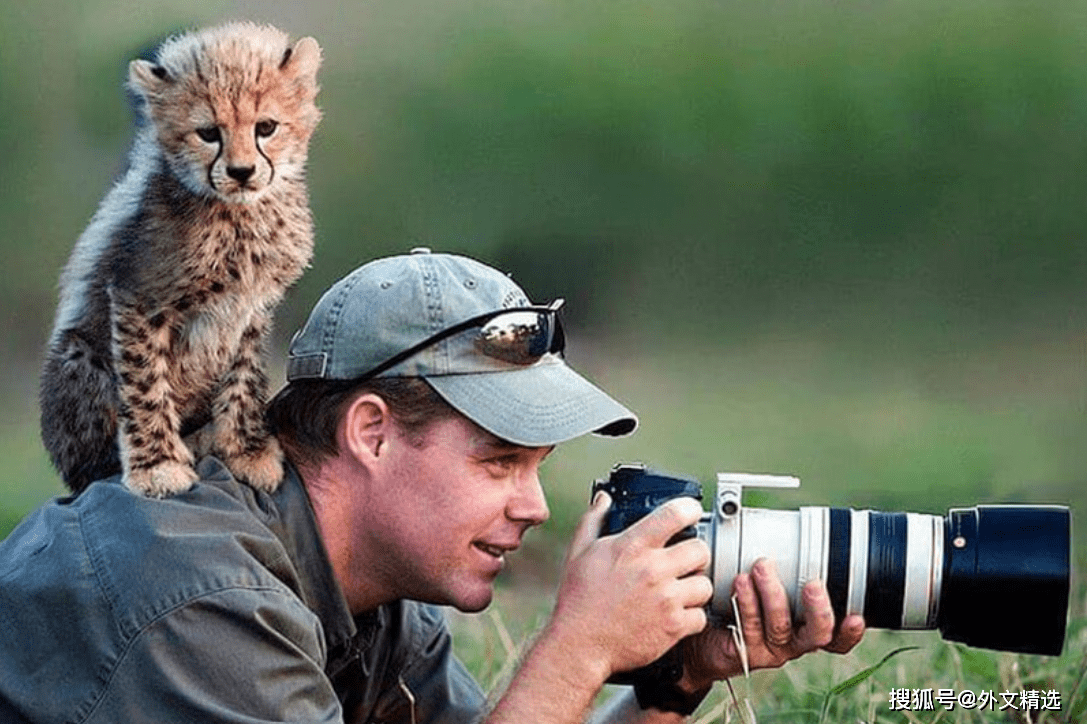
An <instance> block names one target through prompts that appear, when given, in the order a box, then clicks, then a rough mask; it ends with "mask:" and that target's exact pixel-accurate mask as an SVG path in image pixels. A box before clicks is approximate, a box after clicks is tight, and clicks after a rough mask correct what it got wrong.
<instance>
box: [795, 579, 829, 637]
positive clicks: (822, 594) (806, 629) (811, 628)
mask: <svg viewBox="0 0 1087 724" xmlns="http://www.w3.org/2000/svg"><path fill="white" fill-rule="evenodd" d="M800 603H801V606H803V609H804V625H803V626H801V627H800V630H799V631H797V632H796V640H795V641H794V644H793V645H794V647H795V649H796V653H798V654H799V653H802V652H806V651H813V650H815V649H818V648H822V647H823V646H826V645H827V644H829V643H830V639H831V637H832V636H833V635H834V609H833V608H832V607H831V605H830V596H829V595H828V594H827V589H826V588H825V587H824V586H823V584H822V583H820V582H819V581H808V582H807V583H806V584H805V585H804V588H803V589H802V590H801V591H800Z"/></svg>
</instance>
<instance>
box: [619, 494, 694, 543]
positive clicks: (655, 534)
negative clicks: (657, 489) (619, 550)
mask: <svg viewBox="0 0 1087 724" xmlns="http://www.w3.org/2000/svg"><path fill="white" fill-rule="evenodd" d="M701 517H702V504H701V503H699V502H698V501H697V500H695V499H694V498H688V497H683V498H673V499H672V500H669V501H668V502H667V503H665V504H664V505H660V506H658V507H657V508H656V509H655V510H654V511H653V512H652V513H650V514H649V515H647V516H645V517H644V518H642V519H641V520H639V521H638V522H637V523H635V524H634V525H632V526H630V527H629V528H627V530H626V531H625V534H626V535H629V536H634V537H637V538H640V539H641V540H643V541H644V542H645V543H646V545H647V546H648V547H650V548H660V547H662V546H663V545H664V544H665V543H667V542H668V541H669V540H671V539H672V536H674V535H675V534H676V533H678V532H680V531H681V530H683V529H684V528H686V527H687V526H690V525H694V524H695V523H697V522H698V519H699V518H701Z"/></svg>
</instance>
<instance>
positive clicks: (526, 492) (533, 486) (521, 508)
mask: <svg viewBox="0 0 1087 724" xmlns="http://www.w3.org/2000/svg"><path fill="white" fill-rule="evenodd" d="M506 516H507V517H508V518H509V519H510V520H517V521H524V522H527V523H530V524H531V525H539V524H541V523H543V522H544V521H545V520H547V519H548V518H550V517H551V511H550V510H549V509H548V507H547V498H546V496H544V491H543V486H542V485H540V476H539V474H538V473H537V472H536V471H535V470H533V471H532V472H529V473H525V474H524V475H522V476H520V479H519V480H518V485H517V490H516V492H515V494H514V495H513V497H512V498H510V500H509V503H507V505H506Z"/></svg>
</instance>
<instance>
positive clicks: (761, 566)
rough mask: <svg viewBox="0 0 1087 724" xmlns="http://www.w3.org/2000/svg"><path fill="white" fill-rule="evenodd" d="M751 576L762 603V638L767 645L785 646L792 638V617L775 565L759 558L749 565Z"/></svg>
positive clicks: (779, 647) (778, 647)
mask: <svg viewBox="0 0 1087 724" xmlns="http://www.w3.org/2000/svg"><path fill="white" fill-rule="evenodd" d="M751 577H752V579H753V581H754V584H755V588H756V589H757V590H758V595H759V601H760V602H761V603H762V628H763V638H764V639H765V641H766V644H767V645H768V646H773V647H774V648H777V649H784V648H787V647H788V646H789V645H790V644H791V643H792V640H793V619H792V615H790V613H789V598H788V596H787V595H786V594H785V587H784V586H783V585H781V579H779V578H778V571H777V565H776V564H775V563H774V562H773V561H772V560H769V559H766V558H760V559H759V560H757V561H755V563H754V565H752V566H751Z"/></svg>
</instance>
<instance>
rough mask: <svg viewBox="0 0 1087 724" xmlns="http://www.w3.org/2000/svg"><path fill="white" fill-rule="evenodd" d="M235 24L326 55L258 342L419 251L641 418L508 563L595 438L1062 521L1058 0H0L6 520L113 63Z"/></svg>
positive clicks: (1071, 376) (96, 168) (1068, 83)
mask: <svg viewBox="0 0 1087 724" xmlns="http://www.w3.org/2000/svg"><path fill="white" fill-rule="evenodd" d="M242 17H245V18H252V19H256V20H265V21H269V22H273V23H274V24H277V25H279V26H280V27H283V28H284V29H286V30H288V31H289V32H290V33H291V34H292V35H293V36H295V37H298V36H301V35H314V36H316V37H317V38H318V40H319V41H320V43H321V45H322V46H323V48H324V53H325V63H324V66H323V69H322V73H321V80H322V92H321V96H320V103H321V106H322V107H323V109H324V112H325V119H324V121H323V122H322V125H321V127H320V128H319V130H318V132H317V135H316V136H315V139H314V141H313V145H312V149H311V154H310V186H311V193H312V201H313V208H314V211H315V214H316V218H317V222H318V242H317V251H316V258H315V261H314V264H313V267H312V269H311V270H310V271H309V273H308V274H307V276H306V277H305V278H304V279H303V281H302V282H301V283H300V284H299V285H298V286H297V287H296V288H295V289H294V290H293V291H292V292H291V293H290V295H289V298H288V299H287V301H286V303H285V304H284V306H283V307H282V308H281V311H280V313H279V317H278V322H277V338H276V342H275V345H274V346H273V351H274V354H275V356H276V358H277V359H278V358H279V357H281V356H282V354H283V351H284V349H285V346H286V344H285V343H286V339H287V338H288V336H289V334H290V332H291V331H293V329H294V328H295V327H296V326H297V325H298V324H300V323H301V321H302V319H303V318H304V315H305V313H306V310H307V309H308V307H309V305H310V304H311V303H312V302H313V301H314V300H315V299H316V297H317V296H318V294H319V293H320V291H321V290H322V289H324V288H325V287H326V286H327V285H328V284H330V283H331V282H332V281H333V280H334V279H336V278H338V277H339V276H340V275H342V274H343V273H346V272H347V271H348V270H349V269H351V268H353V267H354V266H356V265H357V264H359V263H361V262H364V261H366V260H368V259H371V258H373V257H375V256H378V255H383V254H388V253H394V252H401V251H405V250H407V249H408V248H410V247H411V246H414V245H427V246H431V247H433V248H434V249H436V250H443V251H455V252H461V253H466V254H469V255H472V256H476V257H478V258H481V259H483V260H485V261H488V262H490V263H492V264H495V265H498V266H500V267H502V268H504V269H508V270H509V271H511V272H513V274H514V276H515V278H517V279H518V280H519V281H520V282H521V283H522V285H523V286H525V287H526V288H527V289H528V290H529V293H530V295H531V296H533V297H534V298H536V299H538V300H549V299H550V298H553V297H555V296H564V297H566V298H567V300H568V308H567V309H568V314H567V323H568V326H569V329H570V334H571V337H572V345H571V349H570V352H569V357H570V358H571V359H572V360H573V362H574V364H575V365H578V366H580V367H581V368H582V369H584V370H586V371H587V372H588V373H589V375H590V376H591V377H593V378H594V379H595V380H596V381H598V382H599V383H600V384H602V385H603V386H604V387H606V388H607V389H608V390H610V391H612V392H613V393H614V394H615V395H616V396H617V397H619V398H621V399H623V400H624V401H626V402H627V403H629V404H630V405H631V406H632V407H633V408H635V409H636V410H637V411H638V412H639V413H640V415H641V417H642V430H641V432H640V433H639V434H638V435H636V436H634V437H633V438H631V439H629V440H625V441H622V442H618V443H611V442H604V441H600V440H594V439H587V440H580V441H577V442H575V443H573V444H571V445H569V446H568V447H567V449H565V450H563V451H560V453H559V454H558V455H556V456H553V459H552V460H551V461H550V462H549V463H548V468H547V474H548V481H549V482H548V485H549V487H550V489H551V495H552V507H553V512H554V518H555V521H554V525H552V526H551V527H550V530H551V532H550V533H548V532H543V533H540V534H537V535H536V536H535V538H534V539H533V540H535V541H536V543H534V544H533V545H530V546H529V547H528V550H527V551H526V554H525V555H524V556H523V557H522V559H521V562H519V563H515V564H514V565H513V571H512V574H513V575H512V578H511V580H517V578H518V576H522V578H523V577H524V576H526V575H528V574H531V573H534V572H535V573H539V571H540V570H542V571H543V573H541V574H540V575H542V576H543V577H544V578H545V579H546V578H547V577H548V576H549V575H551V573H550V572H551V571H553V566H554V564H555V561H556V559H557V557H558V556H559V555H560V554H561V548H562V546H561V541H562V540H563V539H564V538H565V536H566V535H568V533H569V531H570V529H571V527H572V525H573V521H574V520H575V518H576V516H577V515H578V513H579V512H580V511H581V510H582V509H583V508H584V504H585V499H586V497H587V489H588V483H589V481H590V480H591V479H592V478H593V477H597V476H601V475H603V474H605V473H606V472H607V470H608V468H609V467H610V465H611V464H612V462H613V461H615V460H619V459H624V460H631V459H633V460H642V461H645V462H648V463H650V464H653V465H656V466H658V467H661V468H663V469H665V470H670V471H673V472H683V473H689V474H693V475H697V476H699V477H700V478H702V479H703V480H706V481H709V480H711V479H712V474H713V472H714V471H715V470H723V469H729V470H743V471H752V472H772V471H776V472H788V473H792V474H796V475H799V476H800V477H801V478H802V479H803V487H802V488H801V490H800V491H799V492H789V493H781V494H774V495H772V496H771V495H767V494H763V495H757V496H755V498H754V501H755V502H758V503H760V504H773V505H782V506H788V507H796V506H798V505H802V504H828V503H830V504H836V505H850V506H853V507H869V506H870V507H880V508H884V509H898V510H916V511H924V512H937V513H942V512H945V511H946V509H947V507H948V506H952V505H972V504H974V503H977V502H1006V501H1020V502H1049V503H1062V504H1071V505H1072V506H1073V508H1074V514H1076V513H1077V512H1079V511H1083V510H1085V509H1087V507H1085V503H1087V492H1085V491H1087V485H1085V484H1084V483H1085V482H1087V480H1085V479H1087V475H1085V473H1084V470H1085V469H1087V417H1085V406H1087V374H1085V372H1087V370H1085V352H1087V297H1085V294H1084V289H1083V279H1084V273H1085V272H1087V244H1085V243H1084V242H1085V240H1087V215H1085V214H1084V200H1085V199H1087V5H1085V4H1083V3H1082V2H1077V1H1075V0H1048V1H1047V2H1019V1H1011V0H1008V1H1004V0H960V1H959V2H955V3H951V4H948V3H944V2H938V1H937V0H887V1H885V2H879V3H875V2H866V1H861V0H855V1H841V2H831V1H830V0H793V1H767V0H736V1H727V0H616V1H614V2H600V3H584V2H575V1H574V0H461V1H458V2H454V1H452V0H428V1H427V2H422V1H421V0H396V1H395V2H393V1H392V0H374V1H371V2H367V3H360V4H353V3H351V4H349V3H342V4H339V3H331V2H325V1H323V0H311V1H310V2H308V3H296V2H290V3H288V2H260V3H258V2H211V1H210V0H208V1H194V2H187V3H183V4H182V3H177V2H165V1H163V0H146V1H144V2H140V3H134V2H123V1H121V0H86V1H82V2H79V3H74V2H73V3H65V2H60V1H59V0H40V1H39V2H36V3H5V4H3V6H2V7H0V100H2V102H3V109H4V112H3V113H2V114H0V159H2V161H0V229H2V231H3V233H2V235H0V244H3V258H4V271H3V275H2V282H0V309H2V310H3V314H4V324H5V332H6V333H5V334H4V335H3V337H2V341H0V364H2V366H3V369H4V370H5V374H4V375H3V376H2V377H0V404H3V406H4V411H5V413H6V414H4V415H3V421H2V423H0V425H2V426H0V454H2V455H3V459H4V460H5V466H6V472H5V475H4V481H3V483H0V533H3V532H6V531H7V530H8V529H9V528H10V527H11V526H12V525H14V523H15V522H16V521H17V520H18V519H19V518H20V517H21V516H22V515H24V514H25V513H26V512H27V511H28V510H29V509H31V508H32V507H33V506H34V505H36V504H37V503H38V502H39V501H41V500H43V499H45V498H47V497H49V496H52V495H56V494H58V493H60V492H61V490H62V488H61V486H60V484H59V483H58V482H57V479H56V477H55V475H54V474H53V473H52V472H51V470H50V469H49V467H48V464H47V462H46V459H45V455H44V452H43V451H42V449H41V445H40V443H39V441H38V438H37V412H36V399H35V396H36V385H37V371H38V364H39V360H40V355H41V350H42V345H43V343H44V340H45V338H46V336H47V334H48V330H49V327H50V325H51V320H52V314H53V308H54V304H55V299H56V293H55V292H56V290H55V286H56V279H57V275H58V273H59V270H60V268H61V266H62V265H63V263H64V261H65V260H66V258H67V256H68V254H69V251H70V250H71V247H72V244H73V243H74V241H75V239H76V237H77V236H78V235H79V233H80V232H81V230H82V229H83V227H84V226H85V224H86V223H87V221H88V220H89V218H90V216H91V215H92V213H93V212H94V210H95V208H96V207H97V204H98V202H99V200H100V199H101V197H102V196H103V194H104V193H105V191H106V189H107V188H108V187H109V185H110V183H111V181H112V179H113V178H115V177H116V175H117V174H118V173H119V172H120V171H121V170H122V169H123V166H124V157H125V154H126V151H127V146H128V143H129V141H130V139H131V110H130V108H129V106H128V104H127V101H126V98H125V94H124V91H123V88H122V83H123V80H124V77H125V72H126V68H127V63H128V61H129V60H130V59H131V58H133V57H136V56H139V55H144V56H146V55H147V53H148V52H149V50H150V49H151V48H153V47H154V45H155V44H156V43H157V42H158V41H159V40H161V38H162V37H163V36H165V35H166V34H168V33H170V32H174V31H177V30H181V29H185V28H189V27H193V26H197V25H204V24H209V23H213V22H217V21H220V20H225V19H234V18H242ZM274 379H275V380H276V382H277V384H278V382H279V381H281V380H282V374H281V372H279V368H278V367H276V369H275V374H274ZM1081 541H1082V536H1081V537H1080V538H1079V539H1077V548H1076V551H1077V552H1076V557H1077V562H1078V566H1079V569H1080V570H1082V566H1083V561H1084V550H1085V548H1084V546H1083V544H1082V542H1081Z"/></svg>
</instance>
